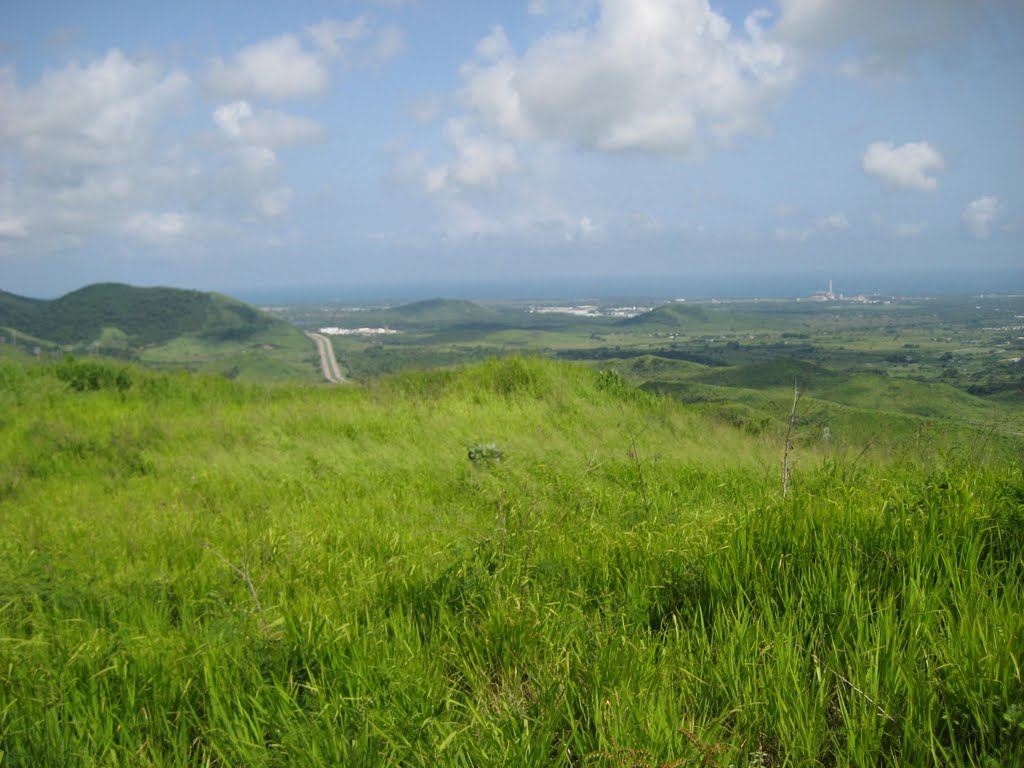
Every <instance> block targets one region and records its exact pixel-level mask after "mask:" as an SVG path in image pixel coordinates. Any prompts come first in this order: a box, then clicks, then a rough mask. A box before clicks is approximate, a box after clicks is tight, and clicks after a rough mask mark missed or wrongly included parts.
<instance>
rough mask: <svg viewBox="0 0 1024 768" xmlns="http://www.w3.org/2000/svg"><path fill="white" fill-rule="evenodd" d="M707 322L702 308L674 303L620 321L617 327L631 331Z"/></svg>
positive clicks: (704, 310) (706, 315)
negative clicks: (631, 329)
mask: <svg viewBox="0 0 1024 768" xmlns="http://www.w3.org/2000/svg"><path fill="white" fill-rule="evenodd" d="M708 320H709V318H708V312H707V310H706V309H704V308H703V307H696V306H690V305H686V304H679V303H676V304H663V305H662V306H660V307H655V308H654V309H652V310H651V311H650V312H644V313H643V314H640V315H637V316H636V317H629V318H626V319H625V320H621V321H620V322H619V323H618V325H620V326H622V327H624V328H633V329H637V328H651V329H669V328H679V327H682V326H692V325H694V324H704V323H707V322H708Z"/></svg>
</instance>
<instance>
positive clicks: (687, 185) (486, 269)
mask: <svg viewBox="0 0 1024 768" xmlns="http://www.w3.org/2000/svg"><path fill="white" fill-rule="evenodd" d="M1022 82H1024V2H1021V0H764V2H758V1H757V0H735V1H732V0H730V1H729V2H725V1H721V2H707V0H507V1H501V2H475V1H474V2H470V1H467V0H375V1H374V2H356V1H355V0H324V1H323V2H303V1H302V0H294V1H293V2H289V3H258V2H257V3H253V2H251V0H249V1H248V2H233V1H232V0H206V2H202V3H199V2H192V0H182V1H181V2H175V3H163V4H157V3H139V2H111V1H109V0H90V2H88V3H83V2H78V0H75V1H74V2H52V1H50V0H36V1H34V2H20V3H13V2H12V3H4V4H3V5H2V6H0V289H2V290H6V291H10V292H14V293H19V294H21V295H27V296H37V297H41V298H42V297H53V296H57V295H60V294H62V293H64V292H67V291H69V290H73V289H75V288H77V287H80V286H82V285H85V284H88V283H92V282H99V281H118V282H128V283H132V284H136V285H173V286H178V287H185V288H198V289H203V290H223V291H226V292H231V291H240V290H245V289H252V288H263V287H272V286H303V285H315V284H332V285H344V284H356V283H388V282H399V281H400V282H403V283H409V282H415V281H428V282H430V281H458V280H466V281H488V280H496V281H501V280H513V279H515V280H524V279H530V280H546V279H564V278H568V277H572V276H582V275H586V276H588V277H607V278H623V279H625V278H636V277H638V276H650V277H653V278H657V277H659V276H664V277H678V276H686V275H708V274H727V275H728V274H748V275H749V274H769V273H771V274H787V273H801V272H802V273H808V272H813V273H820V274H822V275H827V274H829V273H831V272H833V271H837V270H839V271H843V272H856V271H866V272H872V271H873V272H878V271H885V270H896V271H901V272H916V271H920V272H928V273H933V272H951V273H955V272H958V271H961V272H962V271H964V270H981V271H985V270H991V271H993V272H994V273H999V272H1000V270H1001V271H1002V272H1001V273H1003V274H1005V273H1006V272H1007V271H1009V272H1011V273H1015V274H1018V275H1019V274H1021V273H1024V248H1022V246H1024V138H1022V137H1024V96H1022V93H1024V91H1022V87H1024V86H1022V85H1021V84H1022Z"/></svg>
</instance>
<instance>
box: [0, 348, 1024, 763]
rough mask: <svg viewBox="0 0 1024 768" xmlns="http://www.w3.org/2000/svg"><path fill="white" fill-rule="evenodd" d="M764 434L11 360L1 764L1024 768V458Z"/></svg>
mask: <svg viewBox="0 0 1024 768" xmlns="http://www.w3.org/2000/svg"><path fill="white" fill-rule="evenodd" d="M77 382H85V383H86V385H85V386H78V384H77ZM705 386H712V385H705ZM746 407H748V408H750V410H751V412H752V413H755V414H758V415H760V416H762V417H764V418H766V419H767V421H766V422H765V424H764V426H763V428H761V429H760V430H758V431H757V432H751V431H750V430H748V429H745V428H743V427H742V426H737V425H734V424H732V423H730V422H729V421H728V420H727V419H723V418H721V417H720V415H719V414H716V413H714V412H710V411H708V410H707V409H706V404H703V403H694V404H691V405H685V404H681V403H677V402H676V401H674V400H672V399H669V398H660V397H656V396H654V395H651V394H647V393H644V392H641V391H638V390H636V389H634V388H633V387H632V386H630V385H629V384H628V383H627V382H626V381H625V379H623V378H622V377H620V376H618V375H616V374H614V373H612V372H599V371H594V370H591V369H588V368H584V367H578V366H572V365H568V364H564V363H561V364H560V363H555V362H550V361H539V360H530V359H520V358H509V359H506V360H503V361H489V362H486V363H483V364H481V365H476V366H472V367H469V368H465V369H460V370H440V371H433V372H425V373H417V374H410V375H405V376H400V377H396V378H390V379H383V380H379V381H376V382H374V383H373V384H372V385H370V386H367V387H364V388H355V387H352V388H334V389H324V388H313V387H298V386H296V387H274V388H261V387H253V386H249V385H243V384H239V383H237V382H230V381H227V380H225V379H223V378H221V377H202V376H193V375H188V374H183V373H175V374H169V375H165V374H157V373H153V372H147V371H143V370H140V369H138V368H134V367H132V366H122V365H119V364H103V363H95V362H88V363H86V362H74V361H66V362H64V363H62V364H60V365H56V366H55V365H32V364H26V363H22V362H9V361H8V362H3V361H0V762H2V763H3V764H4V765H11V766H36V765H64V766H86V765H168V766H169V765H175V766H182V765H195V766H208V765H210V766H213V765H223V766H227V765H254V766H279V765H299V766H303V765H311V766H312V765H354V766H361V765H362V766H376V765H409V766H439V765H452V766H468V765H524V766H552V765H556V766H557V765H567V766H568V765H577V766H582V765H595V766H661V765H702V766H720V768H724V767H725V766H728V765H736V766H765V765H770V766H787V765H857V766H905V765H1014V764H1015V761H1016V760H1017V759H1018V757H1019V755H1020V754H1022V749H1024V685H1022V679H1021V672H1020V669H1021V666H1020V659H1021V658H1022V656H1024V625H1022V624H1021V622H1020V616H1021V615H1022V613H1024V561H1022V559H1021V552H1024V474H1022V470H1021V466H1020V463H1019V461H1018V460H1017V459H1018V458H1019V451H1020V449H1021V443H1020V441H1019V440H1018V441H1015V442H1014V441H1013V440H1012V439H1011V438H1010V437H1005V438H991V439H984V440H966V441H965V440H961V437H960V436H959V435H956V434H950V433H946V432H942V433H939V434H938V435H937V436H936V442H933V443H930V444H926V443H924V442H922V441H921V440H919V439H916V438H915V436H914V435H913V434H909V435H901V434H897V433H895V432H892V433H887V435H886V437H885V442H884V444H883V442H876V443H872V444H870V445H867V446H851V448H850V450H849V451H845V450H838V449H836V448H835V447H834V446H832V447H829V446H824V445H822V444H821V442H820V440H819V439H818V438H819V433H818V431H817V429H816V428H814V427H813V426H807V427H806V428H805V427H803V426H800V427H798V431H797V435H796V439H795V443H794V462H795V468H794V475H793V482H794V490H793V492H792V493H791V494H790V495H788V496H787V497H786V498H782V496H781V493H780V489H779V485H780V484H779V475H780V472H779V470H778V465H779V459H780V453H781V451H780V449H781V442H782V439H783V435H784V429H785V423H784V419H783V420H780V419H778V418H776V416H775V415H774V414H773V413H772V412H771V411H761V410H758V407H756V406H753V405H751V406H746ZM879 418H882V419H883V420H881V421H879V422H878V425H879V426H881V427H884V426H885V424H886V422H885V421H884V417H879ZM901 418H903V417H901ZM907 418H909V417H907ZM943 440H944V441H945V442H938V441H943Z"/></svg>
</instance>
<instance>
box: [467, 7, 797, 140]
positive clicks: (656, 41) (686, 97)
mask: <svg viewBox="0 0 1024 768" xmlns="http://www.w3.org/2000/svg"><path fill="white" fill-rule="evenodd" d="M762 18H763V17H762V15H760V14H754V15H752V16H751V17H749V18H748V19H747V20H746V23H745V27H744V30H743V31H742V32H737V31H736V30H733V29H732V28H731V27H730V25H729V23H728V22H727V21H726V20H725V18H723V17H722V16H720V15H718V14H717V13H715V12H714V11H713V10H712V9H711V7H710V5H709V4H708V2H707V0H604V2H603V3H602V5H601V9H600V13H599V15H598V16H597V18H596V20H594V21H591V22H589V23H587V24H585V25H583V26H581V27H578V28H576V29H574V30H573V31H571V32H567V33H560V34H551V35H548V36H546V37H544V38H542V39H541V40H540V41H539V42H537V43H536V44H535V45H533V46H532V47H530V48H528V49H527V50H526V51H525V52H523V53H522V55H518V56H517V55H515V54H514V53H513V52H512V51H511V50H510V49H508V48H507V40H505V39H504V33H503V32H501V30H500V29H498V30H495V31H492V33H491V34H490V35H488V37H486V38H484V39H483V40H482V41H481V42H480V44H479V46H478V51H479V53H480V54H481V58H478V59H477V60H475V61H472V62H469V63H467V64H466V65H465V66H464V67H463V78H464V81H465V83H464V87H463V89H462V92H461V97H462V100H463V103H464V104H465V106H466V107H467V108H468V109H470V110H472V111H473V112H474V113H476V114H478V115H479V116H480V117H481V118H482V119H483V120H484V121H485V122H486V123H487V124H489V125H491V126H493V127H494V128H496V129H497V130H499V131H500V132H502V133H503V134H505V135H506V136H508V137H510V138H515V139H524V140H558V141H564V142H567V143H569V144H573V145H575V146H578V147H582V148H585V149H592V150H598V151H610V152H615V151H641V152H650V153H656V154H676V155H693V154H695V153H698V152H700V151H702V150H703V149H704V148H705V147H706V146H708V145H721V144H727V143H729V142H730V141H731V140H732V139H734V138H736V137H738V136H742V135H746V134H751V133H757V132H759V131H760V130H762V129H763V127H764V125H765V123H766V118H767V116H768V114H769V112H770V111H771V109H772V107H773V106H774V105H775V104H776V103H777V102H778V101H779V100H780V98H781V96H782V95H783V94H784V93H785V91H786V90H788V87H789V85H790V84H791V83H792V81H793V80H794V78H795V76H796V68H795V64H794V62H793V61H792V59H791V56H790V55H789V53H788V52H787V50H786V48H784V47H783V46H782V45H780V44H778V43H776V42H773V41H771V40H769V39H768V37H767V36H766V35H765V34H764V32H763V31H762V29H761V20H762Z"/></svg>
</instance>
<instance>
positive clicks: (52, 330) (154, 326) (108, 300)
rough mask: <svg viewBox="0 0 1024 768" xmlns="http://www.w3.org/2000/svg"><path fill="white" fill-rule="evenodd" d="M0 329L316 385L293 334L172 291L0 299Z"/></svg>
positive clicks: (114, 290)
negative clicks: (303, 381)
mask: <svg viewBox="0 0 1024 768" xmlns="http://www.w3.org/2000/svg"><path fill="white" fill-rule="evenodd" d="M0 328H9V329H13V330H14V331H16V332H17V337H18V339H19V341H20V342H22V345H23V346H24V345H25V344H26V343H27V344H30V345H38V346H42V347H43V349H44V350H49V351H56V352H58V353H59V352H60V351H64V352H74V353H75V354H83V353H85V354H90V355H96V354H99V355H107V356H115V357H118V358H122V359H135V360H138V361H139V362H142V363H145V364H147V365H150V366H154V367H161V368H187V369H189V370H193V371H203V372H207V373H220V374H222V375H225V376H228V377H229V378H242V379H247V380H251V381H268V380H283V379H296V380H303V379H306V380H310V381H316V380H318V377H319V374H318V367H317V362H316V354H315V350H314V348H313V345H312V344H311V343H310V341H309V339H307V338H306V337H305V336H304V335H303V334H302V332H301V331H299V330H298V329H297V328H295V327H294V326H292V325H291V324H289V323H286V322H284V321H283V320H279V319H278V318H275V317H272V316H270V315H268V314H265V313H263V312H261V311H260V310H258V309H256V308H254V307H251V306H249V305H248V304H243V303H242V302H240V301H236V300H235V299H232V298H229V297H227V296H223V295H220V294H217V293H206V292H202V291H192V290H183V289H180V288H138V287H134V286H130V285H123V284H120V283H98V284H95V285H89V286H86V287H85V288H81V289H79V290H77V291H73V292H71V293H68V294H66V295H64V296H61V297H60V298H58V299H54V300H52V301H46V300H39V299H29V298H25V297H22V296H16V295H14V294H10V293H0Z"/></svg>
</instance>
